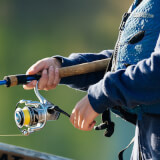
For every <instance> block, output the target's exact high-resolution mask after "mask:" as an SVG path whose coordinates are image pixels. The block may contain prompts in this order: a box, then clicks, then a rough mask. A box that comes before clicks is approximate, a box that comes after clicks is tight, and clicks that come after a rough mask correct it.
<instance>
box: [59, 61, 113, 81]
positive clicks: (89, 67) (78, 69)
mask: <svg viewBox="0 0 160 160" xmlns="http://www.w3.org/2000/svg"><path fill="white" fill-rule="evenodd" d="M109 62H110V58H107V59H102V60H97V61H93V62H89V63H82V64H78V65H73V66H69V67H63V68H60V69H59V74H60V78H64V77H69V76H75V75H81V74H86V73H90V72H97V71H101V70H105V69H106V68H107V66H108V64H109Z"/></svg>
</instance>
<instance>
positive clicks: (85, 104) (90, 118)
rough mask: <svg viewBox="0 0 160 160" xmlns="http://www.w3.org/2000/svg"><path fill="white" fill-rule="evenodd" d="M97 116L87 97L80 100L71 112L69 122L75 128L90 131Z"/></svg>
mask: <svg viewBox="0 0 160 160" xmlns="http://www.w3.org/2000/svg"><path fill="white" fill-rule="evenodd" d="M98 115H99V114H98V113H97V112H95V111H94V110H93V108H92V106H91V105H90V103H89V100H88V95H86V96H85V97H84V98H83V99H81V100H80V101H79V102H78V103H77V104H76V106H75V108H74V109H73V111H72V114H71V117H70V121H71V123H72V124H73V125H74V127H75V128H78V129H80V130H84V131H90V130H92V129H93V127H94V125H95V124H96V121H95V118H96V117H97V116H98Z"/></svg>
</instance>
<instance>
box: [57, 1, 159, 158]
mask: <svg viewBox="0 0 160 160" xmlns="http://www.w3.org/2000/svg"><path fill="white" fill-rule="evenodd" d="M137 3H138V1H137V0H135V2H134V3H133V5H132V6H131V7H130V9H129V12H130V13H131V14H130V16H129V18H128V20H127V21H126V24H125V26H124V30H123V31H122V33H121V37H120V38H119V40H120V41H119V42H118V52H117V54H116V55H115V56H114V58H113V65H112V70H115V72H107V73H105V71H101V72H96V73H89V74H85V75H80V76H74V77H68V78H63V79H62V80H61V83H62V84H67V85H69V86H70V87H73V88H76V89H80V90H85V91H88V98H89V101H90V103H91V105H92V107H93V109H94V110H95V111H96V112H98V113H102V112H103V111H104V110H105V109H106V108H110V109H111V110H112V111H113V112H115V113H116V114H119V115H120V113H119V111H118V110H115V109H114V106H119V107H121V108H122V109H124V110H126V111H128V112H130V113H133V114H134V113H140V116H139V119H138V120H137V124H136V134H135V142H134V147H133V152H132V157H131V159H134V160H135V159H136V160H138V159H139V148H140V152H141V156H142V159H143V160H144V159H145V160H146V159H156V160H159V159H160V138H159V137H160V127H158V126H159V124H160V116H159V113H158V112H157V113H158V114H156V113H154V114H149V113H144V114H141V112H143V108H149V109H150V108H151V109H152V108H153V110H154V111H156V109H157V108H158V107H160V85H159V83H160V38H159V40H158V41H157V39H158V36H159V33H160V22H159V20H160V9H159V8H160V1H159V0H143V1H142V2H141V3H140V4H139V5H138V7H137ZM156 42H157V45H156ZM155 46H156V47H155ZM154 49H155V50H154ZM111 54H113V50H107V51H103V52H101V53H99V54H92V53H90V54H88V53H86V54H71V55H70V56H69V57H68V58H65V57H60V56H59V58H61V59H62V66H70V65H74V64H79V63H84V62H89V61H94V60H99V59H103V58H107V57H110V56H111ZM126 64H127V65H130V66H129V67H126V66H127V65H126ZM137 108H138V110H137ZM137 111H138V112H137Z"/></svg>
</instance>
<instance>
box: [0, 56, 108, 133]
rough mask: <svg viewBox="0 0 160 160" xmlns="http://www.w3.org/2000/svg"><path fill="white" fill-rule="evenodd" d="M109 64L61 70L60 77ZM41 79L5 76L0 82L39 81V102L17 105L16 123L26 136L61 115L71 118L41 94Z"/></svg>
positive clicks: (86, 64) (101, 63) (26, 101)
mask: <svg viewBox="0 0 160 160" xmlns="http://www.w3.org/2000/svg"><path fill="white" fill-rule="evenodd" d="M109 62H110V58H108V59H103V60H98V61H93V62H89V63H83V64H78V65H74V66H69V67H63V68H59V75H60V78H63V77H69V76H74V75H80V74H86V73H90V72H97V71H101V70H105V69H106V68H107V66H108V64H109ZM40 78H41V75H38V74H36V75H25V74H20V75H10V76H5V77H4V79H3V80H1V81H0V85H6V87H11V86H16V85H19V84H26V83H28V82H30V81H32V80H37V84H36V87H35V88H34V92H35V95H36V96H37V98H38V99H39V101H32V100H24V99H23V100H20V101H19V102H18V103H17V105H16V110H15V122H16V125H17V127H18V128H19V130H20V131H21V133H22V135H24V136H27V135H29V134H30V133H33V132H35V131H39V130H40V129H42V128H43V127H44V126H45V124H46V122H47V121H54V120H58V119H59V116H60V114H61V113H62V114H64V115H65V116H67V117H70V115H69V114H68V113H67V112H65V111H63V110H62V109H61V108H59V107H58V106H56V105H54V104H53V103H51V102H49V101H48V100H47V99H46V98H44V97H43V96H42V95H41V94H40V93H39V91H38V80H39V79H40ZM21 105H24V107H21ZM22 128H25V129H22ZM0 136H19V135H0Z"/></svg>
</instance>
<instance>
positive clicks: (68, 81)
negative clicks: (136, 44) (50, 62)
mask: <svg viewBox="0 0 160 160" xmlns="http://www.w3.org/2000/svg"><path fill="white" fill-rule="evenodd" d="M112 53H113V50H104V51H102V52H100V53H98V54H97V53H73V54H71V55H70V56H69V57H68V58H66V57H62V56H54V57H55V58H57V59H59V60H60V61H61V63H62V67H66V66H72V65H76V64H81V63H86V62H92V61H95V60H100V59H105V58H109V57H111V55H112ZM104 74H105V70H103V71H99V72H96V73H88V74H83V75H78V76H71V77H65V78H62V79H61V81H60V84H65V85H68V86H69V87H72V88H76V89H79V90H83V91H87V90H88V87H89V86H90V85H92V84H95V83H97V82H98V81H99V80H100V79H102V78H103V76H104Z"/></svg>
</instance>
